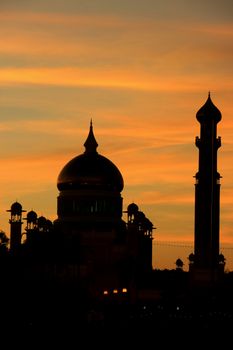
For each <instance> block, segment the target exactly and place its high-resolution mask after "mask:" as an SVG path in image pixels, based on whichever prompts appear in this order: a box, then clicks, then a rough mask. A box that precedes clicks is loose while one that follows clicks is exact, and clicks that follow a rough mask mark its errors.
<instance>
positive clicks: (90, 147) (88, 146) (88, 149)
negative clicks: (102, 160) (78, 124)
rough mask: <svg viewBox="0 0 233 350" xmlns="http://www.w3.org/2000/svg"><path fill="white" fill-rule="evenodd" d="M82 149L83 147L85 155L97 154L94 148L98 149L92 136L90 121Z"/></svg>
mask: <svg viewBox="0 0 233 350" xmlns="http://www.w3.org/2000/svg"><path fill="white" fill-rule="evenodd" d="M84 147H85V153H97V151H96V148H97V147H98V143H97V141H96V139H95V136H94V132H93V125H92V119H91V121H90V130H89V134H88V136H87V139H86V141H85V143H84Z"/></svg>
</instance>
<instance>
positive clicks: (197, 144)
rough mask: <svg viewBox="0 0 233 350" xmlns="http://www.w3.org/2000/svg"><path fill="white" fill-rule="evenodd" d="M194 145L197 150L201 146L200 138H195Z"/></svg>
mask: <svg viewBox="0 0 233 350" xmlns="http://www.w3.org/2000/svg"><path fill="white" fill-rule="evenodd" d="M195 145H196V146H197V147H198V148H199V147H200V145H201V139H200V137H198V136H196V139H195Z"/></svg>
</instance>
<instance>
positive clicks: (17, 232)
mask: <svg viewBox="0 0 233 350" xmlns="http://www.w3.org/2000/svg"><path fill="white" fill-rule="evenodd" d="M7 211H8V212H10V213H11V218H10V220H9V223H10V250H11V251H12V253H13V254H15V253H17V252H18V251H19V249H20V245H21V237H22V223H23V222H22V213H23V212H25V211H26V210H23V209H22V205H21V204H20V203H18V202H15V203H13V204H12V206H11V209H9V210H7Z"/></svg>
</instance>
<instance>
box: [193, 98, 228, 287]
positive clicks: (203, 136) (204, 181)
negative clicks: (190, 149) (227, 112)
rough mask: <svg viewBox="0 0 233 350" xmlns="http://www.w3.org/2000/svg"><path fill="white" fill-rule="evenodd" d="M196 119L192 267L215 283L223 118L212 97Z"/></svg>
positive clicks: (217, 268) (197, 273)
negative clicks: (196, 150) (219, 154)
mask: <svg viewBox="0 0 233 350" xmlns="http://www.w3.org/2000/svg"><path fill="white" fill-rule="evenodd" d="M196 118H197V120H198V122H199V123H200V137H196V146H197V148H198V149H199V169H198V172H197V173H196V176H195V178H196V184H195V242H194V261H193V265H190V267H191V266H192V269H193V271H196V273H195V275H196V279H199V278H201V279H203V280H208V281H213V280H216V279H218V276H219V219H220V178H221V176H220V174H219V173H218V171H217V151H218V148H219V147H221V138H220V137H217V123H218V122H219V121H220V120H221V118H222V116H221V113H220V111H219V110H218V108H217V107H216V106H215V105H214V104H213V102H212V100H211V98H210V94H209V96H208V99H207V101H206V103H205V104H204V105H203V106H202V107H201V108H200V109H199V111H198V112H197V114H196Z"/></svg>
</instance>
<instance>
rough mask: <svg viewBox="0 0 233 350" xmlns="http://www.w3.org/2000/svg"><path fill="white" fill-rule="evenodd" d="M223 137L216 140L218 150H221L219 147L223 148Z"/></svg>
mask: <svg viewBox="0 0 233 350" xmlns="http://www.w3.org/2000/svg"><path fill="white" fill-rule="evenodd" d="M221 144H222V143H221V137H220V136H219V137H218V138H217V139H216V147H217V149H218V148H219V147H221Z"/></svg>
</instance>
